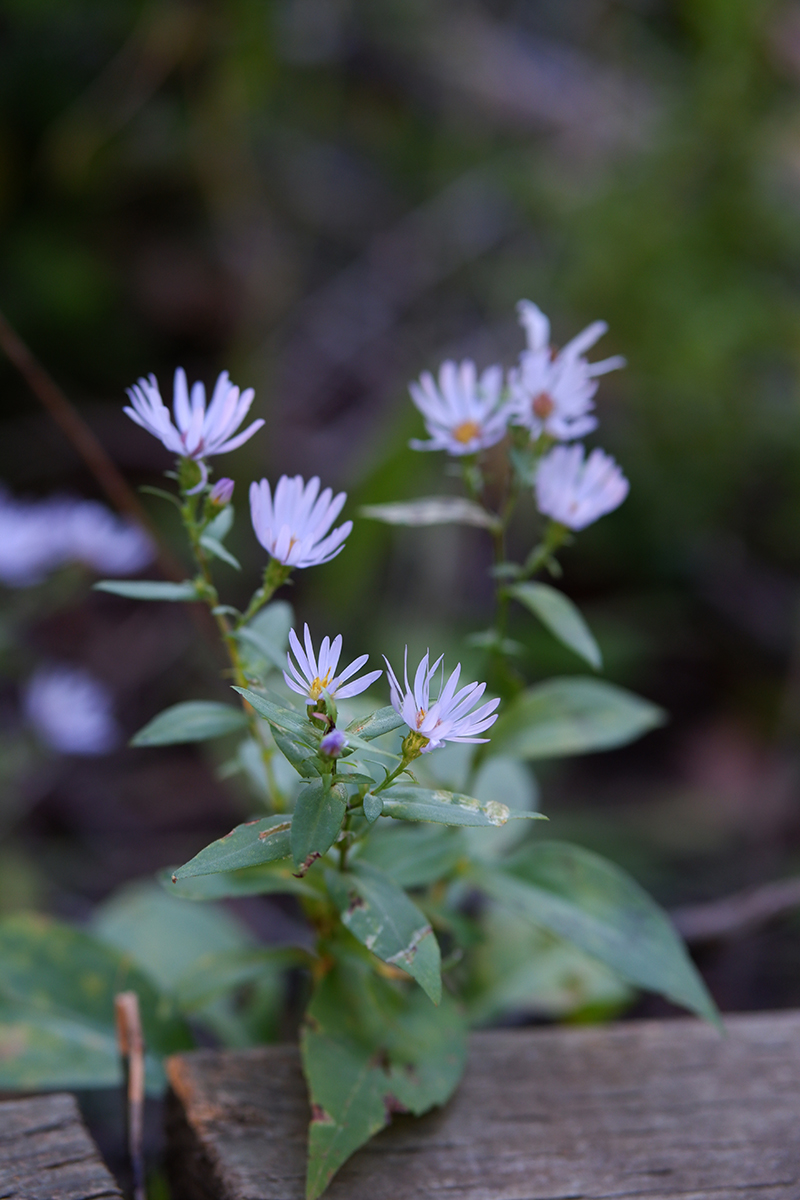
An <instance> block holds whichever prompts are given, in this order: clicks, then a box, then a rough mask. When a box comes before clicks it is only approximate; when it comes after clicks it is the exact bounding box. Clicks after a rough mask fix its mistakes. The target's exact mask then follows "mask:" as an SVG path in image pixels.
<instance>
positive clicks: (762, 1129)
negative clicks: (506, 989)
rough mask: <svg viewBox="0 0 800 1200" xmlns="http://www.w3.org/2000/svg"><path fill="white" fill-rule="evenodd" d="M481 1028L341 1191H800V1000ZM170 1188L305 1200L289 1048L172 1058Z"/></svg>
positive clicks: (203, 1198)
mask: <svg viewBox="0 0 800 1200" xmlns="http://www.w3.org/2000/svg"><path fill="white" fill-rule="evenodd" d="M726 1026H727V1029H728V1035H727V1036H726V1037H721V1036H720V1035H719V1034H717V1033H716V1032H715V1031H714V1030H712V1029H710V1028H708V1027H707V1026H705V1025H703V1024H702V1023H700V1022H699V1021H695V1020H682V1019H679V1020H665V1021H642V1022H630V1023H623V1024H619V1025H611V1026H604V1027H598V1028H580V1029H575V1028H573V1029H563V1028H559V1029H552V1028H548V1029H515V1030H496V1031H492V1032H488V1033H477V1034H475V1035H473V1037H472V1040H471V1053H470V1062H469V1066H468V1068H467V1073H466V1076H465V1078H464V1081H463V1083H462V1085H461V1087H460V1089H459V1090H458V1092H457V1093H456V1095H455V1097H454V1098H453V1099H452V1100H451V1101H450V1103H449V1104H448V1105H447V1106H446V1107H445V1108H444V1109H440V1110H437V1111H435V1112H432V1113H430V1114H429V1115H427V1116H425V1117H423V1118H421V1119H415V1118H412V1117H407V1116H401V1117H395V1119H394V1122H393V1124H392V1126H391V1128H389V1129H387V1130H385V1131H384V1132H383V1133H381V1134H380V1135H379V1136H378V1137H377V1138H375V1139H374V1140H373V1141H372V1142H371V1143H370V1144H369V1145H368V1146H366V1147H365V1148H364V1149H362V1150H360V1151H359V1152H358V1153H357V1154H356V1155H355V1156H354V1157H353V1158H352V1159H351V1160H350V1162H349V1163H347V1164H346V1165H345V1166H344V1167H343V1168H342V1169H341V1171H340V1172H339V1174H338V1175H337V1176H336V1178H335V1179H334V1181H333V1183H332V1184H331V1187H330V1189H329V1191H328V1192H327V1193H326V1198H327V1197H329V1200H345V1198H346V1200H607V1198H609V1200H610V1198H611V1197H614V1198H615V1200H617V1198H618V1200H622V1197H625V1200H637V1198H639V1197H647V1200H727V1198H731V1200H733V1198H735V1200H800V1012H782V1013H769V1014H753V1015H744V1016H732V1017H728V1018H727V1020H726ZM168 1073H169V1078H170V1081H171V1084H172V1089H173V1091H172V1094H171V1097H170V1100H169V1122H170V1143H171V1147H172V1162H171V1175H172V1179H173V1185H174V1187H175V1200H302V1197H303V1195H304V1187H303V1180H304V1168H305V1164H304V1155H305V1139H306V1124H307V1122H308V1118H309V1112H308V1103H307V1100H306V1093H305V1085H304V1081H303V1079H302V1076H301V1074H300V1067H299V1059H298V1055H297V1051H296V1049H295V1048H293V1047H289V1046H275V1047H265V1048H263V1049H258V1050H247V1051H227V1052H216V1051H207V1050H201V1051H196V1052H193V1053H190V1054H182V1055H176V1056H175V1057H174V1058H172V1059H170V1060H169V1063H168Z"/></svg>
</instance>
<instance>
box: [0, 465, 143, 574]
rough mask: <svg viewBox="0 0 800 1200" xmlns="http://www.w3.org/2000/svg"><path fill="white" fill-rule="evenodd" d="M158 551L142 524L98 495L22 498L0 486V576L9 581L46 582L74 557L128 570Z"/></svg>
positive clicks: (107, 570)
mask: <svg viewBox="0 0 800 1200" xmlns="http://www.w3.org/2000/svg"><path fill="white" fill-rule="evenodd" d="M154 555H155V548H154V546H153V543H152V541H151V540H150V538H149V537H148V536H147V534H146V533H144V531H143V530H141V529H139V528H138V526H135V525H131V524H129V523H128V522H127V521H125V520H123V519H122V518H120V517H117V516H115V515H114V514H113V513H112V512H109V510H108V509H107V508H105V507H104V506H103V505H102V504H98V503H97V501H95V500H73V499H70V498H69V497H65V496H53V497H49V498H48V499H45V500H17V499H15V498H14V497H12V496H10V495H9V494H8V493H7V492H5V491H3V490H2V489H0V582H2V583H4V584H6V585H7V586H9V587H31V586H32V585H34V584H37V583H41V581H42V580H43V579H45V578H46V577H47V575H49V574H50V572H52V571H55V570H57V569H58V568H59V567H63V566H65V565H66V564H67V563H71V562H81V563H83V564H84V565H86V566H88V567H91V568H92V569H94V570H96V571H99V572H102V573H103V574H104V575H127V574H131V573H133V572H135V571H139V570H141V568H142V567H145V566H147V564H148V563H149V562H150V561H151V560H152V559H153V557H154Z"/></svg>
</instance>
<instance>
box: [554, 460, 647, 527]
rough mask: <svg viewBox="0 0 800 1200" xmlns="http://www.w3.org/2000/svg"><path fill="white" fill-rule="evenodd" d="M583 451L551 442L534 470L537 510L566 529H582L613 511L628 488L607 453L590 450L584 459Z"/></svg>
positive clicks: (624, 479) (623, 477)
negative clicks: (549, 448)
mask: <svg viewBox="0 0 800 1200" xmlns="http://www.w3.org/2000/svg"><path fill="white" fill-rule="evenodd" d="M584 454H585V451H584V448H583V446H554V447H553V449H552V450H551V451H550V452H549V453H548V454H545V456H544V458H543V459H542V460H541V462H540V463H539V466H538V469H537V471H536V484H535V487H536V504H537V507H538V509H539V512H542V513H544V514H545V515H546V516H548V517H552V518H553V520H554V521H558V522H560V524H562V525H566V526H567V528H568V529H585V527H586V526H587V525H591V524H592V522H593V521H596V520H597V518H598V517H602V516H605V514H606V513H610V512H613V510H614V509H615V508H618V507H619V505H620V504H622V501H623V500H624V499H625V497H626V496H627V494H628V491H629V488H630V484H629V483H628V481H627V479H626V478H625V476H624V475H623V474H622V471H621V470H620V469H619V467H618V466H617V464H616V463H615V462H614V459H613V458H611V456H610V455H608V454H604V453H603V451H602V450H593V451H592V452H591V454H590V455H589V457H588V458H587V459H586V461H584Z"/></svg>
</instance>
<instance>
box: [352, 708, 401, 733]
mask: <svg viewBox="0 0 800 1200" xmlns="http://www.w3.org/2000/svg"><path fill="white" fill-rule="evenodd" d="M403 725H405V721H404V720H403V718H402V717H401V716H400V715H399V714H398V713H396V712H395V711H394V709H393V708H392V706H391V705H390V704H387V706H386V708H379V709H377V711H376V712H374V713H370V714H369V716H368V717H358V718H357V719H356V720H355V721H351V722H350V724H349V725H348V726H347V729H346V730H345V732H346V733H354V734H355V735H356V736H357V737H361V738H363V739H364V741H367V742H370V741H372V739H373V738H376V737H381V735H382V734H384V733H392V731H393V730H395V729H400V728H401V726H403Z"/></svg>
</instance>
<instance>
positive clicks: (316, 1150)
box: [300, 956, 466, 1200]
mask: <svg viewBox="0 0 800 1200" xmlns="http://www.w3.org/2000/svg"><path fill="white" fill-rule="evenodd" d="M300 1048H301V1053H302V1057H303V1069H304V1072H305V1075H306V1078H307V1080H308V1084H309V1091H310V1095H311V1102H312V1111H313V1119H312V1121H311V1125H310V1127H309V1160H308V1177H307V1183H306V1197H307V1200H316V1198H317V1197H318V1196H320V1195H321V1194H322V1192H323V1191H324V1190H325V1188H326V1187H327V1186H328V1183H329V1182H330V1180H331V1179H332V1177H333V1175H334V1174H335V1172H336V1171H337V1170H338V1169H339V1167H340V1166H341V1165H342V1164H343V1163H344V1162H346V1161H347V1159H348V1158H349V1157H350V1155H351V1154H352V1153H353V1152H354V1151H355V1150H357V1149H358V1147H359V1146H362V1145H363V1144H364V1142H366V1141H368V1140H369V1139H370V1138H371V1137H372V1136H373V1134H375V1133H377V1132H378V1131H379V1130H380V1129H382V1128H383V1127H384V1126H385V1125H388V1123H389V1121H390V1120H391V1114H392V1112H393V1111H397V1110H398V1109H401V1110H402V1109H405V1110H408V1111H410V1112H413V1113H416V1114H417V1115H419V1114H421V1113H423V1112H426V1111H427V1110H428V1109H429V1108H432V1107H433V1106H434V1105H437V1104H444V1103H445V1101H446V1100H448V1099H449V1097H450V1096H451V1095H452V1093H453V1091H454V1089H455V1087H456V1085H457V1083H458V1081H459V1079H460V1078H461V1074H462V1072H463V1070H464V1062H465V1058H466V1030H465V1025H464V1020H463V1017H462V1015H461V1013H460V1011H459V1009H458V1008H457V1007H456V1005H455V1003H454V1002H453V1001H452V1000H451V999H450V997H449V996H447V995H445V996H444V997H443V1000H442V1003H441V1005H440V1006H439V1007H438V1008H435V1007H434V1006H433V1005H432V1004H430V1003H429V1001H428V1000H427V999H426V997H425V996H423V995H422V993H421V992H420V991H419V990H418V989H417V988H413V989H411V990H409V989H407V988H404V987H403V986H402V985H401V984H396V983H391V982H389V981H388V980H385V979H381V978H378V977H377V976H376V975H375V974H373V972H372V971H371V970H370V968H369V964H368V963H365V962H363V961H358V960H355V959H353V958H347V959H345V958H344V957H343V956H342V957H341V958H340V961H339V962H338V963H337V965H336V966H335V967H334V968H333V970H331V971H330V972H329V973H328V974H327V975H326V976H325V978H324V979H323V980H322V982H321V983H320V984H319V985H318V986H317V988H316V991H315V993H314V996H313V998H312V1000H311V1004H310V1005H309V1008H308V1012H307V1014H306V1025H305V1028H304V1029H303V1032H302V1034H301V1043H300Z"/></svg>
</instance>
